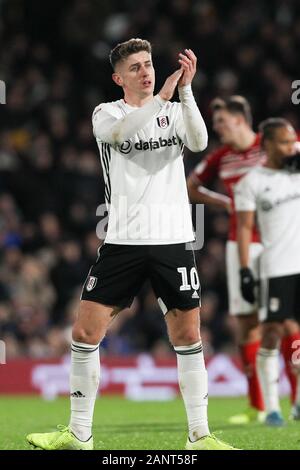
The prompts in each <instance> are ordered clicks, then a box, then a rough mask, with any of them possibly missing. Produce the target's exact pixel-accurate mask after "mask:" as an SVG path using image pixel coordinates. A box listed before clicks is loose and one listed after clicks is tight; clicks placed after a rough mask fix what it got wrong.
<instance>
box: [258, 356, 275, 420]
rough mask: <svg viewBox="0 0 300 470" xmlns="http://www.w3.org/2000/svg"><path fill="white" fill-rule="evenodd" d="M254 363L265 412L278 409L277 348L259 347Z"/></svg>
mask: <svg viewBox="0 0 300 470" xmlns="http://www.w3.org/2000/svg"><path fill="white" fill-rule="evenodd" d="M256 364H257V372H258V376H259V380H260V384H261V388H262V393H263V397H264V402H265V407H266V411H267V413H271V412H272V411H280V404H279V389H278V383H279V353H278V350H277V349H264V348H260V349H259V351H258V353H257V357H256Z"/></svg>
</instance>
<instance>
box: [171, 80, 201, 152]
mask: <svg viewBox="0 0 300 470" xmlns="http://www.w3.org/2000/svg"><path fill="white" fill-rule="evenodd" d="M179 99H180V105H179V109H178V114H177V119H176V133H177V135H178V137H179V138H180V140H181V141H182V142H183V143H184V145H185V146H186V147H187V148H188V149H189V150H191V152H201V151H203V150H204V149H206V147H207V141H208V134H207V129H206V125H205V122H204V120H203V117H202V115H201V113H200V110H199V108H198V106H197V103H196V101H195V98H194V95H193V92H192V88H191V85H186V86H184V87H181V88H179Z"/></svg>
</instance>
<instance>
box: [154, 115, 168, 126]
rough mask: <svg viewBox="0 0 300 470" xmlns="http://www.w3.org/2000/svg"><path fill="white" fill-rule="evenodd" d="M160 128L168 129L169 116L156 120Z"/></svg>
mask: <svg viewBox="0 0 300 470" xmlns="http://www.w3.org/2000/svg"><path fill="white" fill-rule="evenodd" d="M156 120H157V124H158V127H161V128H162V129H166V127H168V125H169V118H168V116H159V117H158V118H156Z"/></svg>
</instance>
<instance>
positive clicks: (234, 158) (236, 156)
mask: <svg viewBox="0 0 300 470" xmlns="http://www.w3.org/2000/svg"><path fill="white" fill-rule="evenodd" d="M265 162H266V154H265V152H264V151H263V150H262V149H261V146H260V136H259V135H258V134H257V135H256V139H255V141H254V142H253V144H252V145H251V146H250V147H249V148H247V149H246V150H243V151H240V150H235V149H233V148H232V147H230V146H229V145H224V146H222V147H220V148H219V149H217V150H215V151H214V152H212V153H210V154H209V155H207V156H206V157H205V158H204V159H203V160H202V161H201V162H200V163H199V165H197V167H196V168H195V170H194V177H196V178H198V180H199V184H201V183H202V184H203V185H204V186H206V185H207V184H209V183H210V182H211V181H213V180H214V179H216V178H220V179H221V180H222V182H223V184H224V186H225V189H226V191H227V193H228V196H229V197H230V198H231V200H232V206H233V211H232V213H231V215H230V223H229V234H228V238H229V240H234V241H236V224H237V222H236V214H235V210H234V197H233V188H234V185H235V184H236V183H237V182H238V181H239V180H240V179H241V177H242V176H244V175H245V174H246V173H247V172H248V171H249V170H251V169H252V168H253V167H255V166H256V165H264V163H265ZM259 240H260V239H259V234H258V232H257V229H256V227H255V229H254V230H253V236H252V241H253V242H255V241H259Z"/></svg>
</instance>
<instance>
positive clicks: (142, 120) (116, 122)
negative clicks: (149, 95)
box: [92, 95, 166, 146]
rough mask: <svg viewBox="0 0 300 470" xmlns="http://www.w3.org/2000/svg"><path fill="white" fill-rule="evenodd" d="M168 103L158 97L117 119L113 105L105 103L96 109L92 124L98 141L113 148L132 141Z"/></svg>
mask: <svg viewBox="0 0 300 470" xmlns="http://www.w3.org/2000/svg"><path fill="white" fill-rule="evenodd" d="M165 104H166V101H165V100H163V99H161V98H160V96H158V95H156V96H155V97H154V98H153V99H152V100H151V101H149V102H148V103H147V104H145V105H144V106H142V107H141V108H138V109H137V110H136V111H133V112H132V113H130V114H127V115H126V116H124V117H117V116H116V113H115V112H114V108H113V106H112V104H111V103H104V104H101V105H99V106H97V108H95V110H94V113H93V117H92V122H93V132H94V136H95V137H96V139H99V140H101V141H102V142H105V143H107V144H111V145H113V146H116V145H120V144H122V143H123V142H124V141H125V140H128V139H131V138H132V137H133V136H134V135H135V134H136V133H137V132H138V131H139V130H140V129H142V128H143V127H144V126H145V125H146V124H147V123H148V122H149V121H150V119H151V118H152V117H153V116H154V115H155V114H157V113H158V112H159V111H160V110H161V109H162V108H163V106H164V105H165Z"/></svg>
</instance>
